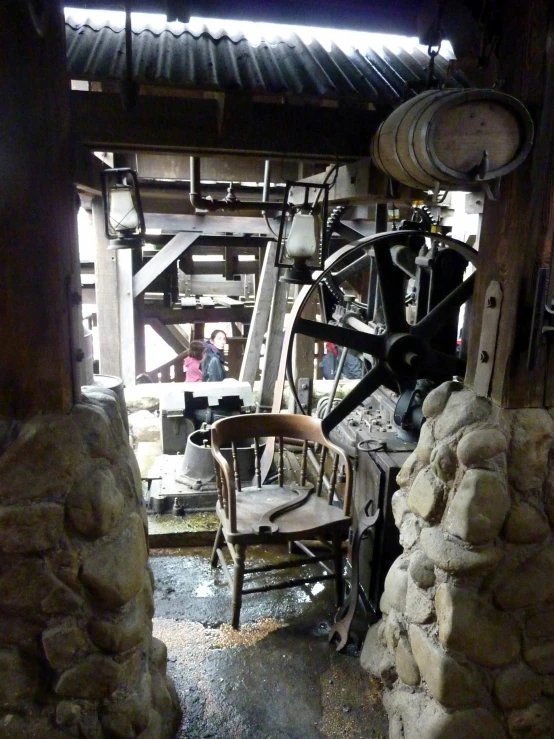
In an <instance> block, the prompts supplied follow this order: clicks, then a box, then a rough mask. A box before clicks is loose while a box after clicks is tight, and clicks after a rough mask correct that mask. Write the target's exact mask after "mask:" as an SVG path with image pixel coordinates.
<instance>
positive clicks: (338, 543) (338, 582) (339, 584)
mask: <svg viewBox="0 0 554 739" xmlns="http://www.w3.org/2000/svg"><path fill="white" fill-rule="evenodd" d="M332 544H333V555H334V564H335V600H336V602H337V607H340V606H342V602H343V598H344V578H343V561H342V538H341V536H340V534H333V538H332Z"/></svg>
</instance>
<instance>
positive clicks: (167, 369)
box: [148, 349, 188, 382]
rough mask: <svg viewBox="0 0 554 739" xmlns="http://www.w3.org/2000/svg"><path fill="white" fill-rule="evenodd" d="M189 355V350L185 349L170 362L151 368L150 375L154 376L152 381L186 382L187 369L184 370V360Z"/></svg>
mask: <svg viewBox="0 0 554 739" xmlns="http://www.w3.org/2000/svg"><path fill="white" fill-rule="evenodd" d="M187 355H188V351H187V350H186V349H185V350H184V351H182V352H180V353H179V354H177V356H176V357H173V359H170V360H169V362H166V363H165V364H161V365H160V366H159V367H156V369H153V370H150V372H148V375H149V376H150V377H151V378H152V382H184V381H185V371H184V370H183V361H184V359H185V357H186V356H187Z"/></svg>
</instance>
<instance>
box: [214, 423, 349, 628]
mask: <svg viewBox="0 0 554 739" xmlns="http://www.w3.org/2000/svg"><path fill="white" fill-rule="evenodd" d="M271 437H273V438H274V439H275V444H276V449H277V451H276V457H277V459H276V460H275V461H276V467H277V473H276V476H277V480H276V484H265V483H264V484H262V479H261V472H260V449H261V448H262V446H263V444H264V443H265V441H266V440H267V439H268V438H271ZM241 441H242V442H243V444H244V442H245V443H246V445H248V446H252V447H253V449H254V459H255V462H254V465H253V467H254V470H253V472H254V474H253V477H254V479H253V480H251V479H249V474H251V473H248V472H246V474H245V471H244V470H243V472H242V474H241V470H240V469H239V457H240V454H239V451H238V450H239V443H240V442H241ZM315 444H318V445H321V447H322V451H323V452H324V453H325V454H327V453H328V452H329V451H331V452H333V453H334V454H335V455H336V457H335V459H336V463H335V464H333V473H332V475H331V481H330V490H329V493H328V494H326V495H325V497H323V496H322V495H321V491H322V484H321V483H322V478H323V465H321V466H320V472H319V477H318V480H317V483H316V485H315V486H314V485H310V484H306V477H307V475H306V468H307V455H308V453H309V452H310V451H311V450H313V447H314V445H315ZM285 447H288V448H291V447H292V448H296V449H298V450H300V449H301V450H302V463H301V465H300V470H301V471H300V481H299V483H296V482H288V484H285V480H284V452H285ZM212 454H213V457H214V460H215V467H216V474H217V481H218V502H217V506H216V513H217V515H218V517H219V521H220V524H219V529H218V532H217V535H216V539H215V542H214V548H213V552H212V558H211V564H212V567H215V566H216V565H217V562H218V560H219V561H220V563H221V565H222V566H223V570H224V573H225V574H226V576H227V580H228V582H229V585H230V586H231V590H232V626H233V628H235V629H238V628H239V622H240V609H241V604H242V596H243V595H245V594H248V593H257V592H265V591H268V590H275V589H281V588H287V587H294V586H296V585H302V584H304V583H313V582H318V581H320V580H329V579H333V580H334V581H335V590H336V600H337V605H338V606H340V605H341V604H342V598H343V574H342V573H343V554H342V544H343V541H344V539H345V537H346V536H347V534H348V530H349V528H350V525H351V520H352V519H351V517H350V503H351V494H352V469H351V465H350V460H349V458H348V456H347V455H346V454H345V452H344V451H343V450H342V449H340V448H339V447H338V446H336V445H335V444H333V443H332V442H331V441H329V439H328V438H327V437H326V436H325V435H324V434H323V432H322V430H321V422H320V420H319V419H316V418H311V417H309V416H300V415H292V414H274V413H268V414H259V413H256V414H248V415H242V416H234V417H232V418H224V419H221V420H219V421H217V422H216V423H214V425H213V426H212ZM339 460H341V461H342V463H343V464H344V470H345V484H344V492H343V502H342V504H341V505H337V503H340V501H338V500H337V498H336V495H335V482H336V477H337V467H338V462H339ZM245 478H246V480H245ZM245 481H246V486H243V485H244V482H245ZM303 540H304V541H303ZM305 540H308V541H313V540H318V541H319V542H320V543H321V544H323V545H324V546H323V549H321V547H319V549H318V552H319V553H315V552H313V551H312V550H311V549H310V548H309V547H308V546H307V543H305ZM291 542H295V544H296V546H295V547H292V545H291ZM283 543H289V551H291V550H296V551H298V550H300V551H301V552H303V553H304V554H305V555H306V556H304V557H299V556H290V557H289V558H288V559H286V560H284V561H281V562H280V563H279V564H271V565H263V566H253V567H249V568H247V567H246V550H247V547H248V546H249V545H253V544H263V545H271V544H283ZM224 544H226V545H227V548H228V550H229V553H230V555H231V558H232V561H233V567H232V569H231V568H229V567H228V566H227V562H226V560H225V557H224V554H223V551H222V548H221V547H222V546H223V545H224ZM325 561H329V562H330V563H331V564H332V568H330V567H328V566H327V565H324V564H323V562H325ZM308 563H310V564H311V563H316V564H319V565H320V567H323V569H324V573H323V574H318V575H313V574H312V575H310V576H308V575H306V576H305V577H297V578H294V579H287V580H284V581H282V582H278V583H273V584H266V585H260V586H256V585H254V586H253V587H246V585H247V584H248V582H249V580H246V582H245V575H248V574H250V573H265V572H270V571H272V570H280V569H287V568H291V567H298V566H301V565H304V564H308Z"/></svg>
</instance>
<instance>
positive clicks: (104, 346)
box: [92, 197, 122, 377]
mask: <svg viewBox="0 0 554 739" xmlns="http://www.w3.org/2000/svg"><path fill="white" fill-rule="evenodd" d="M92 221H93V225H94V233H95V235H96V261H95V270H96V273H95V281H96V305H97V313H98V341H99V346H98V352H99V355H100V372H101V373H102V374H104V375H115V376H116V377H121V376H122V368H121V346H120V341H119V336H120V325H119V305H118V287H117V259H116V252H114V251H108V246H109V241H108V239H107V238H106V235H105V233H104V206H103V203H102V198H100V197H96V198H93V199H92Z"/></svg>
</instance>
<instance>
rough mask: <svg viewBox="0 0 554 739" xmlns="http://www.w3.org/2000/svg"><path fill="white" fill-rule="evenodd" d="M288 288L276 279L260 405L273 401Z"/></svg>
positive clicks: (281, 347)
mask: <svg viewBox="0 0 554 739" xmlns="http://www.w3.org/2000/svg"><path fill="white" fill-rule="evenodd" d="M276 271H277V270H276ZM277 277H278V275H277ZM288 290H289V285H288V284H287V283H286V282H280V281H279V279H277V281H276V283H275V292H274V297H273V302H272V305H271V311H270V315H269V328H268V330H267V341H266V346H265V358H264V366H263V369H262V379H261V388H260V401H259V402H260V405H262V406H269V407H271V405H272V403H273V394H274V391H275V385H276V383H277V375H278V372H279V364H280V361H281V352H282V351H283V338H284V324H285V315H286V313H287V297H288Z"/></svg>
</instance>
